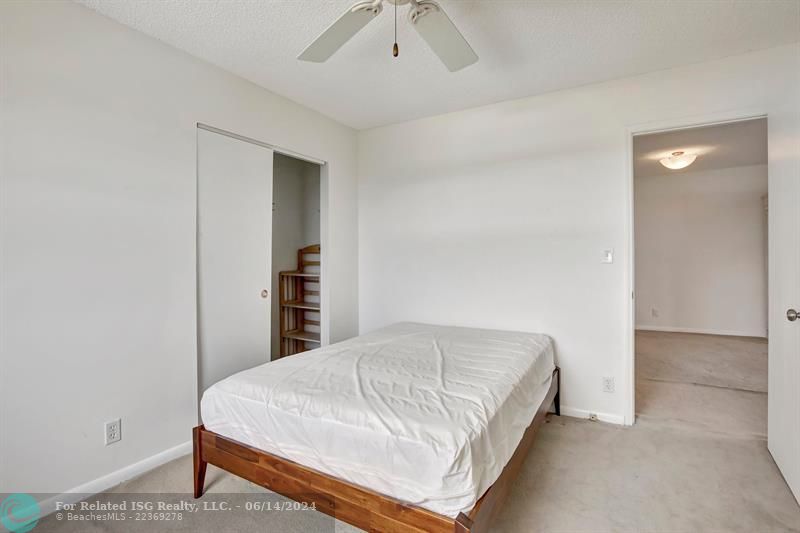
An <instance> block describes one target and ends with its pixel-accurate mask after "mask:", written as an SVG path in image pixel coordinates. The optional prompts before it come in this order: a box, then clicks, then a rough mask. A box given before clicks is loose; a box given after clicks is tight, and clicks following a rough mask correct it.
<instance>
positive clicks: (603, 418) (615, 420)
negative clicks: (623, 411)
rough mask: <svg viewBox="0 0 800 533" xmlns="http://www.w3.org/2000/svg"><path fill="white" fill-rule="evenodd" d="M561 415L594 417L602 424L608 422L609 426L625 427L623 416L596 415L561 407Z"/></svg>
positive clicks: (590, 412)
mask: <svg viewBox="0 0 800 533" xmlns="http://www.w3.org/2000/svg"><path fill="white" fill-rule="evenodd" d="M561 414H562V415H564V416H571V417H573V418H592V415H594V416H595V417H596V418H597V420H599V421H600V422H607V423H609V424H617V425H619V426H622V425H625V417H624V416H622V415H613V414H610V413H595V412H592V411H587V410H585V409H576V408H575V407H567V406H565V405H562V406H561Z"/></svg>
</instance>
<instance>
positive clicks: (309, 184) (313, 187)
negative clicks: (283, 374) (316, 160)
mask: <svg viewBox="0 0 800 533" xmlns="http://www.w3.org/2000/svg"><path fill="white" fill-rule="evenodd" d="M319 174H320V173H319V166H318V165H315V164H313V163H308V162H306V161H300V160H299V159H294V158H291V157H287V156H284V155H281V154H275V164H274V165H273V185H272V202H273V213H272V289H271V290H272V296H273V297H272V359H277V358H278V356H279V355H280V298H279V297H278V296H279V294H280V287H279V279H280V276H279V273H280V272H281V271H284V270H296V269H297V250H299V249H300V248H303V247H304V246H308V245H311V244H319V236H320V225H319V224H320V218H319V193H320V191H319V179H320V175H319Z"/></svg>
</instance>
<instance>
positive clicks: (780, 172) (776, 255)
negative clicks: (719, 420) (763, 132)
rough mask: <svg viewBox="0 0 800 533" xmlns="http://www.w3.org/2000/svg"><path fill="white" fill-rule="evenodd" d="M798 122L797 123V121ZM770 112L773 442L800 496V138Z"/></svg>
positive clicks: (781, 465) (770, 440)
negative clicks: (795, 314) (793, 315)
mask: <svg viewBox="0 0 800 533" xmlns="http://www.w3.org/2000/svg"><path fill="white" fill-rule="evenodd" d="M795 127H796V126H795ZM793 131H796V129H794V128H792V125H791V124H790V123H789V121H780V122H779V121H778V120H773V119H772V117H770V118H769V284H770V287H769V387H768V397H769V400H768V401H769V417H768V446H769V451H770V452H771V453H772V457H773V458H774V459H775V463H776V464H777V465H778V468H780V470H781V472H782V473H783V477H784V479H786V482H787V483H788V484H789V487H790V488H791V490H792V492H793V493H794V496H795V498H797V500H798V501H800V319H796V320H789V318H790V317H787V311H788V312H789V313H790V314H791V311H790V310H796V311H798V312H800V140H798V139H797V137H796V136H794V135H793V134H792V132H793Z"/></svg>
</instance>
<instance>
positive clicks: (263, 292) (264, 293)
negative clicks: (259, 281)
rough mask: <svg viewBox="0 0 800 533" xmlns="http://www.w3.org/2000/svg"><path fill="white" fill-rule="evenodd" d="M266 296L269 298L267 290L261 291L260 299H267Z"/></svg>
mask: <svg viewBox="0 0 800 533" xmlns="http://www.w3.org/2000/svg"><path fill="white" fill-rule="evenodd" d="M268 296H269V291H268V290H267V289H263V290H262V291H261V297H262V298H266V297H268Z"/></svg>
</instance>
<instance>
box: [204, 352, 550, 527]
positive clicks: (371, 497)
mask: <svg viewBox="0 0 800 533" xmlns="http://www.w3.org/2000/svg"><path fill="white" fill-rule="evenodd" d="M560 388H561V373H560V369H559V368H558V367H556V369H555V370H554V371H553V379H552V382H551V384H550V389H549V390H548V391H547V395H546V396H545V398H544V400H543V401H542V404H541V405H540V406H539V408H538V409H537V410H536V414H535V415H534V417H533V420H532V421H531V425H530V426H528V429H527V430H526V431H525V434H524V435H523V436H522V440H521V441H520V443H519V446H517V449H516V450H515V451H514V455H512V457H511V459H510V460H509V462H508V464H507V465H506V466H505V468H504V469H503V471H502V472H501V473H500V477H498V478H497V481H496V482H495V483H494V485H492V486H491V487H489V490H487V491H486V492H485V493H484V495H483V496H481V498H480V499H479V500H478V502H477V503H476V504H475V507H473V508H472V509H471V510H470V511H469V513H466V514H465V513H460V514H459V515H458V516H457V517H456V518H455V519H453V518H450V517H447V516H443V515H440V514H437V513H434V512H432V511H428V510H427V509H423V508H421V507H417V506H415V505H411V504H408V503H404V502H402V501H399V500H396V499H394V498H390V497H388V496H384V495H382V494H378V493H377V492H374V491H372V490H369V489H367V488H364V487H360V486H358V485H354V484H353V483H348V482H347V481H343V480H341V479H337V478H335V477H332V476H329V475H327V474H323V473H321V472H318V471H316V470H313V469H311V468H308V467H305V466H303V465H301V464H298V463H295V462H294V461H289V460H288V459H283V458H281V457H278V456H275V455H272V454H270V453H267V452H263V451H261V450H257V449H255V448H253V447H251V446H247V445H245V444H241V443H239V442H236V441H233V440H231V439H228V438H226V437H223V436H221V435H218V434H216V433H214V432H212V431H208V430H207V429H205V428H204V427H203V426H197V427H196V428H194V497H195V498H200V497H201V496H202V495H203V490H204V484H205V476H206V467H207V466H208V464H209V463H211V464H212V465H214V466H217V467H219V468H221V469H223V470H227V471H228V472H230V473H232V474H235V475H237V476H239V477H242V478H244V479H246V480H248V481H252V482H253V483H256V484H258V485H261V486H262V487H266V488H267V489H269V490H271V491H273V492H277V493H279V494H283V495H284V496H286V497H289V498H292V499H295V500H297V501H300V502H305V503H308V504H312V503H313V504H315V507H316V510H317V511H321V512H323V513H325V514H328V515H330V516H333V517H335V518H337V519H339V520H342V521H343V522H347V523H348V524H352V525H354V526H356V527H358V528H361V529H363V530H365V531H370V532H385V533H400V532H403V533H407V532H417V533H488V532H489V531H490V524H491V521H492V519H493V518H494V517H495V516H496V514H497V512H498V511H499V510H500V507H501V506H502V504H503V501H504V500H505V499H506V497H507V496H508V493H509V492H510V490H511V487H512V485H513V484H514V480H515V479H516V477H517V475H518V474H519V471H520V469H521V468H522V464H523V463H524V462H525V457H526V456H527V455H528V451H529V450H530V447H531V444H532V443H533V439H534V436H535V434H536V431H537V430H538V429H539V427H540V426H541V425H542V423H543V422H544V421H545V417H546V415H547V411H548V409H549V408H550V405H554V407H555V414H556V415H560V414H561V405H560V395H559V389H560Z"/></svg>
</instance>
